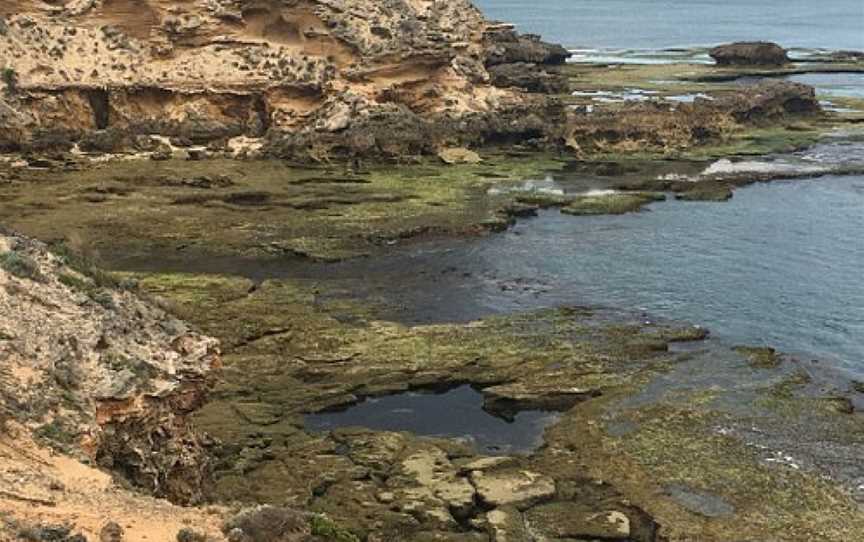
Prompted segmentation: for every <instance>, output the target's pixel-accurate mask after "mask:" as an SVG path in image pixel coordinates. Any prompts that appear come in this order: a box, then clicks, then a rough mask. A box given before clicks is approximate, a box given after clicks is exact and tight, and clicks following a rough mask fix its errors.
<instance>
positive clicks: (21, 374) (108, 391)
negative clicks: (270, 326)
mask: <svg viewBox="0 0 864 542" xmlns="http://www.w3.org/2000/svg"><path fill="white" fill-rule="evenodd" d="M125 286H126V285H123V284H118V283H117V282H116V281H115V280H114V279H112V278H111V277H110V276H108V275H105V274H102V273H100V272H98V271H94V270H93V269H92V267H90V266H89V265H87V264H86V263H84V262H83V260H81V259H80V258H78V257H76V256H73V255H71V254H69V253H65V252H61V251H60V250H59V249H54V251H52V250H49V249H48V247H47V246H46V245H44V244H42V243H39V242H36V241H33V240H30V239H27V238H24V237H21V236H18V235H16V234H12V233H8V232H0V374H2V381H0V384H2V385H0V410H2V411H3V413H4V417H5V418H6V420H7V421H14V422H15V423H17V424H20V425H22V426H24V427H26V428H28V429H30V430H31V431H32V432H33V434H34V435H35V436H36V437H37V439H39V440H40V441H41V442H43V443H45V444H48V445H50V446H52V447H54V448H56V449H59V450H63V451H65V452H66V453H69V454H72V455H73V456H77V457H80V458H81V459H83V460H87V461H90V462H93V463H96V464H98V465H100V466H102V467H105V468H107V469H109V470H111V471H112V472H114V473H116V474H117V475H119V476H120V477H121V478H123V479H125V480H127V481H128V482H130V483H132V484H134V485H136V486H139V487H141V488H143V489H146V490H147V491H149V492H150V493H151V494H153V495H156V496H160V497H167V498H170V499H171V500H174V501H176V502H181V503H192V502H197V501H199V500H200V499H201V498H202V494H203V489H204V485H205V482H206V480H207V478H208V475H209V471H210V467H211V465H210V462H209V459H208V458H207V454H206V453H205V448H206V446H207V440H206V439H205V438H204V437H202V436H201V435H200V434H198V433H197V432H196V431H195V430H193V429H192V428H191V426H190V425H189V422H188V419H187V418H188V415H189V414H190V413H191V412H193V411H194V410H195V409H197V408H198V407H199V406H200V405H201V404H202V403H203V401H204V399H205V397H206V394H207V391H208V388H209V383H210V380H211V375H212V373H213V371H214V370H215V369H216V368H217V367H218V366H219V363H220V361H219V351H218V344H217V341H216V340H215V339H211V338H208V337H205V336H202V335H199V334H197V333H196V332H194V331H192V330H190V329H189V328H188V327H187V326H186V325H185V324H183V323H182V322H180V321H179V320H177V319H175V318H173V317H171V316H169V315H168V314H167V313H166V312H165V311H164V310H162V309H160V308H158V307H156V306H154V305H152V304H149V303H147V302H144V301H142V300H141V299H140V298H139V297H137V296H136V295H135V293H134V292H132V291H130V290H129V289H128V288H127V287H125Z"/></svg>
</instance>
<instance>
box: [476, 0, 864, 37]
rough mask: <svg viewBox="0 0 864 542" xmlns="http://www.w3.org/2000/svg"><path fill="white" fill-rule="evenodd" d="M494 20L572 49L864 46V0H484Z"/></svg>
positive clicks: (481, 1)
mask: <svg viewBox="0 0 864 542" xmlns="http://www.w3.org/2000/svg"><path fill="white" fill-rule="evenodd" d="M476 3H477V5H478V6H480V8H481V9H483V11H484V12H485V13H486V14H487V15H488V16H489V17H491V18H494V19H500V20H505V21H509V22H514V23H516V24H517V25H518V27H519V28H520V29H521V30H523V31H526V32H534V33H538V34H541V35H543V36H544V37H545V38H546V39H547V40H551V41H555V42H558V43H562V44H564V45H566V46H568V47H574V48H580V47H597V48H604V49H608V48H622V49H663V48H669V47H693V46H704V45H713V44H718V43H723V42H728V41H735V40H754V39H760V40H771V41H776V42H778V43H781V44H782V45H784V46H786V47H801V48H828V49H864V2H862V1H861V0H827V1H824V2H811V1H809V0H761V1H753V0H727V1H725V2H717V1H715V0H677V1H672V0H534V1H533V2H526V1H525V0H476Z"/></svg>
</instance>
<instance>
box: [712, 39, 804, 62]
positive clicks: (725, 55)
mask: <svg viewBox="0 0 864 542" xmlns="http://www.w3.org/2000/svg"><path fill="white" fill-rule="evenodd" d="M708 54H710V55H711V58H713V59H714V60H715V62H717V64H719V65H721V66H780V65H783V64H787V63H789V57H788V56H787V54H786V49H784V48H782V47H780V46H779V45H777V44H776V43H771V42H766V41H741V42H736V43H729V44H726V45H720V46H718V47H714V48H713V49H711V50H710V51H709V52H708Z"/></svg>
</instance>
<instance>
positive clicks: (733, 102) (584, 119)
mask: <svg viewBox="0 0 864 542" xmlns="http://www.w3.org/2000/svg"><path fill="white" fill-rule="evenodd" d="M821 112H822V107H821V105H820V104H819V100H818V99H817V98H816V92H815V89H814V88H813V87H810V86H808V85H802V84H800V83H792V82H788V81H764V82H761V83H758V84H755V85H751V86H743V87H741V88H740V89H737V90H735V91H733V92H728V93H724V94H718V95H717V96H716V97H711V98H710V99H706V98H697V99H696V100H695V101H694V102H693V103H681V104H670V103H668V102H667V103H664V102H659V101H648V102H635V103H630V104H625V105H623V106H620V107H617V108H614V109H608V110H604V109H599V110H597V111H594V112H592V114H585V113H584V112H580V111H578V110H577V111H573V112H571V113H570V114H569V118H568V121H567V130H566V134H565V137H566V138H567V141H568V144H569V145H570V146H571V147H572V148H574V149H575V150H576V151H577V152H580V151H592V150H595V151H596V150H600V151H610V150H612V151H616V152H633V151H637V150H661V151H674V150H676V149H677V150H681V149H686V148H692V147H695V146H698V145H702V144H705V143H707V142H709V141H712V140H713V141H719V140H722V139H723V138H725V137H727V136H729V135H730V134H733V133H735V132H736V131H739V130H741V129H742V127H746V126H761V125H763V124H766V123H771V122H776V121H778V119H785V118H794V117H796V116H799V117H800V116H807V115H815V114H818V113H821Z"/></svg>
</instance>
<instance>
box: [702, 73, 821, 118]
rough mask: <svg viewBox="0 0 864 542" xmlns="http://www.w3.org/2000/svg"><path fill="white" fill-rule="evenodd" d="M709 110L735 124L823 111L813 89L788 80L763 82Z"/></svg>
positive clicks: (731, 96)
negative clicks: (723, 115)
mask: <svg viewBox="0 0 864 542" xmlns="http://www.w3.org/2000/svg"><path fill="white" fill-rule="evenodd" d="M710 107H715V108H719V109H721V110H723V111H725V112H727V113H729V114H731V115H732V116H733V117H734V118H735V120H736V121H738V122H753V121H759V120H763V119H771V118H778V117H782V116H785V115H798V114H812V113H819V112H821V111H822V107H821V106H820V105H819V100H818V99H817V98H816V89H814V88H813V87H811V86H809V85H803V84H801V83H792V82H789V81H764V82H762V83H759V84H756V85H753V86H750V87H746V88H744V89H742V90H741V91H740V92H737V93H735V94H732V95H729V96H725V97H723V98H720V99H717V100H715V101H714V102H713V103H712V104H711V105H710Z"/></svg>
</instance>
